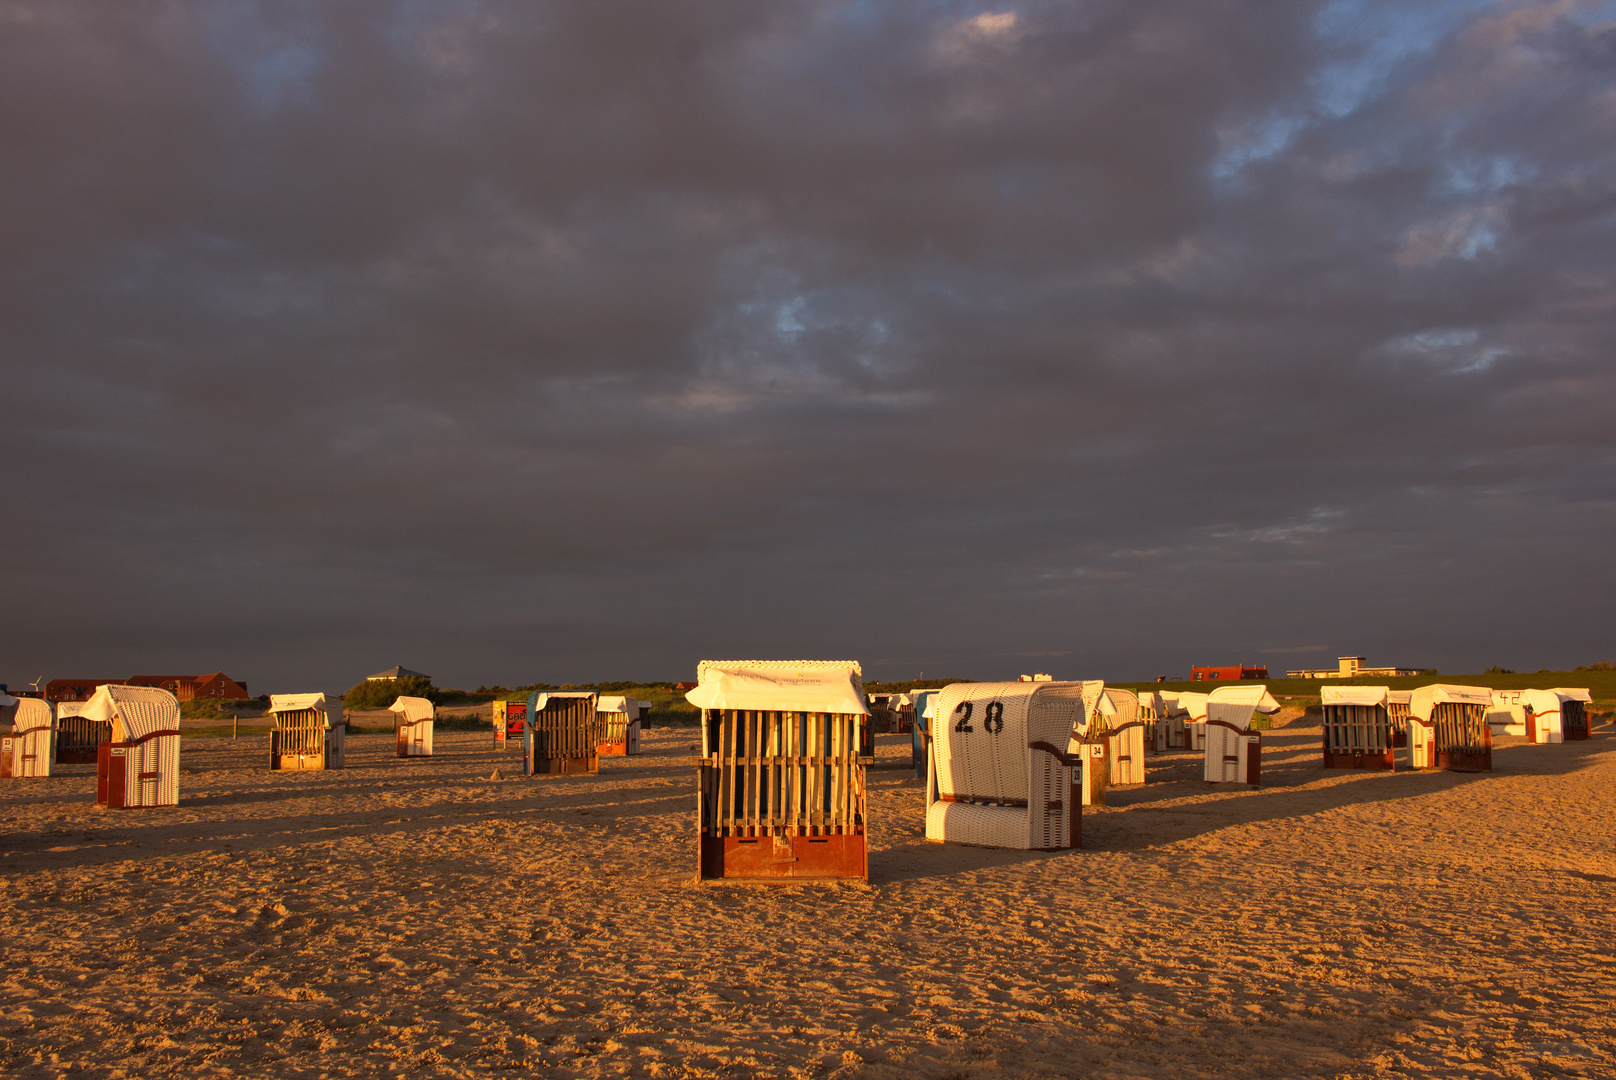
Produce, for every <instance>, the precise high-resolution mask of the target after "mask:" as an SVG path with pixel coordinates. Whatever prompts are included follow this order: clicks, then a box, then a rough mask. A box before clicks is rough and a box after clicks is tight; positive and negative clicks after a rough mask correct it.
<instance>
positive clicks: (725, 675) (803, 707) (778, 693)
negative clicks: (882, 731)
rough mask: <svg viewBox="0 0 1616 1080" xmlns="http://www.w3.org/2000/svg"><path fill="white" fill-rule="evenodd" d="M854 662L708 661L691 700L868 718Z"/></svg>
mask: <svg viewBox="0 0 1616 1080" xmlns="http://www.w3.org/2000/svg"><path fill="white" fill-rule="evenodd" d="M862 676H863V672H862V670H861V669H860V668H859V665H858V663H857V662H856V661H852V660H703V661H702V662H701V663H700V664H699V665H697V667H696V688H695V689H694V690H692V691H690V692H689V693H688V694H686V695H685V700H686V701H688V702H690V704H692V705H694V706H696V707H697V708H698V709H756V710H760V711H763V712H818V713H833V714H839V715H859V716H868V715H869V709H868V708H866V707H865V704H864V680H863V677H862Z"/></svg>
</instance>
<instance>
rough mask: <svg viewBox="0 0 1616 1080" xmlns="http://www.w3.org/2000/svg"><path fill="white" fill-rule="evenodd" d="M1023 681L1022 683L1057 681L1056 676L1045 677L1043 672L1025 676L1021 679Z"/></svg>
mask: <svg viewBox="0 0 1616 1080" xmlns="http://www.w3.org/2000/svg"><path fill="white" fill-rule="evenodd" d="M1021 681H1022V682H1054V681H1055V676H1053V675H1045V674H1044V673H1043V672H1041V671H1040V672H1039V673H1038V674H1036V675H1023V676H1022V677H1021Z"/></svg>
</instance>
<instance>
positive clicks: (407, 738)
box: [397, 720, 432, 758]
mask: <svg viewBox="0 0 1616 1080" xmlns="http://www.w3.org/2000/svg"><path fill="white" fill-rule="evenodd" d="M431 724H432V721H431V720H417V721H415V722H414V723H410V724H399V725H398V728H397V732H398V756H399V757H402V758H411V757H431V756H432V735H431V727H430V725H431ZM423 725H428V726H427V727H425V728H424V729H423Z"/></svg>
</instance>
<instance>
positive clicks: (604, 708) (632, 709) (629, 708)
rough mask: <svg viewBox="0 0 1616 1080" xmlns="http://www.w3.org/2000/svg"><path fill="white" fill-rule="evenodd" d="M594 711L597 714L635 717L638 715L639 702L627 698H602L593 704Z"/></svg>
mask: <svg viewBox="0 0 1616 1080" xmlns="http://www.w3.org/2000/svg"><path fill="white" fill-rule="evenodd" d="M630 702H633V704H630ZM595 709H596V711H598V712H620V713H633V714H634V715H635V716H638V715H639V714H640V707H639V702H637V701H634V699H633V698H627V697H617V696H613V697H603V698H601V699H600V700H599V701H597V702H596V703H595Z"/></svg>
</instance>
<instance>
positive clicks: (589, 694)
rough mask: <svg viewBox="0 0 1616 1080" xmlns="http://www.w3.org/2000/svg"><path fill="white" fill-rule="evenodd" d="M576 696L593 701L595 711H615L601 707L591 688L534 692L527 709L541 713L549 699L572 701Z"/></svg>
mask: <svg viewBox="0 0 1616 1080" xmlns="http://www.w3.org/2000/svg"><path fill="white" fill-rule="evenodd" d="M578 698H589V699H590V700H591V701H594V702H595V711H596V712H613V711H615V710H612V709H603V708H601V705H600V698H599V697H598V696H597V695H596V693H595V692H594V691H593V690H551V691H549V692H548V693H543V694H534V695H533V697H532V699H531V700H532V702H533V708H532V709H530V710H529V711H530V712H533V713H541V712H543V711H544V706H545V705H546V704H547V703H549V702H551V701H573V700H576V699H578Z"/></svg>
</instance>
